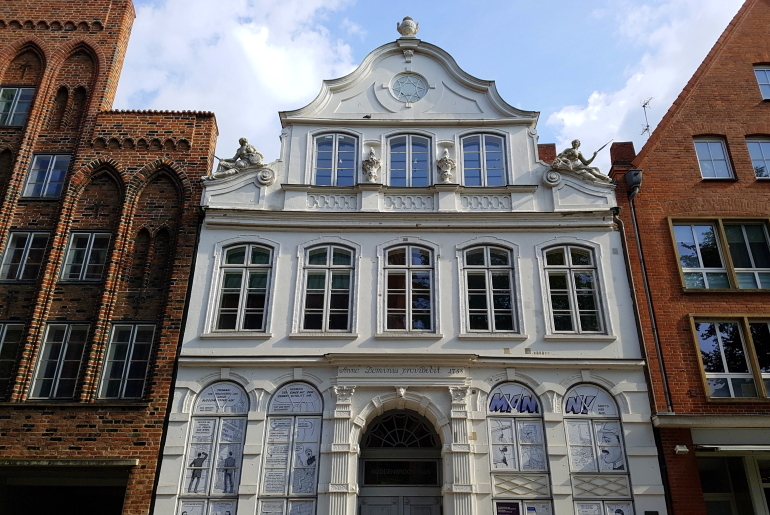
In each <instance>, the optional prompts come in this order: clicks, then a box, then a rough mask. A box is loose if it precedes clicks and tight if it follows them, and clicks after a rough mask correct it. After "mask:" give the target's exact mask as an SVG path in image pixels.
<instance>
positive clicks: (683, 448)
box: [674, 445, 690, 454]
mask: <svg viewBox="0 0 770 515" xmlns="http://www.w3.org/2000/svg"><path fill="white" fill-rule="evenodd" d="M674 452H675V453H677V454H687V453H688V452H690V449H688V448H687V446H686V445H677V446H676V447H674Z"/></svg>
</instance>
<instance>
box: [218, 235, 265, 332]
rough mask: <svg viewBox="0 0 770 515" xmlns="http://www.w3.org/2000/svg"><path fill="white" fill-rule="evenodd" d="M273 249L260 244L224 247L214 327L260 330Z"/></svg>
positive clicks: (228, 329)
mask: <svg viewBox="0 0 770 515" xmlns="http://www.w3.org/2000/svg"><path fill="white" fill-rule="evenodd" d="M272 264H273V251H272V249H270V248H268V247H265V246H263V245H239V246H237V247H231V248H228V249H227V250H225V255H224V260H223V262H222V266H221V270H222V271H221V273H222V276H221V288H220V294H219V307H218V309H217V320H216V325H215V329H216V330H218V331H264V330H265V324H266V312H267V306H268V302H269V288H270V274H271V273H272Z"/></svg>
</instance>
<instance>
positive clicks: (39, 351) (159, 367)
mask: <svg viewBox="0 0 770 515" xmlns="http://www.w3.org/2000/svg"><path fill="white" fill-rule="evenodd" d="M133 19H134V9H133V5H132V3H131V1H130V0H90V1H80V2H65V1H49V2H45V3H36V2H20V1H19V2H3V5H2V6H0V199H1V200H0V202H2V204H1V205H0V252H1V253H2V264H1V265H0V399H1V400H2V402H0V513H49V512H50V513H70V512H77V513H100V514H110V513H121V512H122V513H126V514H129V513H131V514H139V513H142V514H144V513H148V512H149V510H150V504H151V496H152V491H153V484H154V478H155V472H156V468H157V463H158V450H159V448H160V444H161V438H162V431H163V425H164V420H165V416H166V409H167V404H168V397H169V391H170V386H171V381H172V374H173V367H174V362H175V357H176V351H177V343H178V340H179V336H180V330H181V324H182V318H183V312H184V305H185V298H186V295H187V290H188V277H189V273H190V267H191V263H192V260H193V249H194V246H195V241H196V234H197V228H198V222H199V214H198V210H197V209H196V205H197V204H198V203H199V199H200V195H201V188H200V178H201V176H202V175H204V174H205V173H207V171H208V170H210V168H211V164H212V163H211V161H212V155H213V148H214V144H215V140H216V136H217V127H216V122H215V119H214V116H213V114H211V113H196V112H145V111H142V112H139V111H112V110H111V106H112V102H113V98H114V96H115V89H116V87H117V83H118V78H119V74H120V70H121V66H122V63H123V57H124V55H125V50H126V45H127V42H128V37H129V33H130V30H131V25H132V23H133Z"/></svg>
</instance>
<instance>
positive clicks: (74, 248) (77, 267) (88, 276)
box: [61, 232, 110, 281]
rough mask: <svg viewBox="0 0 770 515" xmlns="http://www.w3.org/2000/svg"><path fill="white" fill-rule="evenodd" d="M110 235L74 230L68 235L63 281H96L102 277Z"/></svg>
mask: <svg viewBox="0 0 770 515" xmlns="http://www.w3.org/2000/svg"><path fill="white" fill-rule="evenodd" d="M109 247H110V235H109V234H107V233H87V232H76V233H72V234H71V235H70V241H69V245H68V246H67V255H66V257H65V259H64V268H63V269H62V275H61V278H62V280H64V281H98V280H100V279H101V278H102V271H103V270H104V265H105V264H106V263H107V253H108V251H109Z"/></svg>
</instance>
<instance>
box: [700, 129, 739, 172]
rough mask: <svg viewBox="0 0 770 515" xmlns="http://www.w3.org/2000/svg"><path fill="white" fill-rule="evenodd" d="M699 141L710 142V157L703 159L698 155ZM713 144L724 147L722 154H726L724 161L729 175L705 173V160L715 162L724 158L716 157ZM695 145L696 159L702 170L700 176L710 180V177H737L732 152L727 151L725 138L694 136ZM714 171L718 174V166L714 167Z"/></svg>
mask: <svg viewBox="0 0 770 515" xmlns="http://www.w3.org/2000/svg"><path fill="white" fill-rule="evenodd" d="M698 143H707V144H708V151H709V157H708V159H701V156H700V155H698ZM712 144H718V145H719V146H720V147H721V148H722V155H723V156H724V162H725V166H726V167H727V175H726V176H721V175H714V176H707V175H705V174H704V173H703V165H702V162H703V161H709V162H711V163H712V167H713V163H714V162H715V161H722V159H719V158H716V159H715V158H714V155H713V154H712V152H711V145H712ZM693 147H694V149H695V159H696V160H697V161H698V169H699V170H700V176H701V178H702V179H704V180H710V179H734V178H735V172H734V171H733V167H732V164H731V163H730V154H728V152H727V142H726V141H725V140H724V139H723V138H693ZM714 173H715V174H716V168H714Z"/></svg>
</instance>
